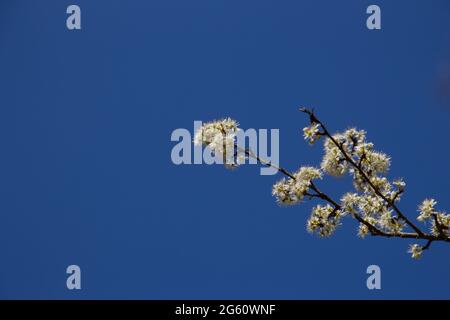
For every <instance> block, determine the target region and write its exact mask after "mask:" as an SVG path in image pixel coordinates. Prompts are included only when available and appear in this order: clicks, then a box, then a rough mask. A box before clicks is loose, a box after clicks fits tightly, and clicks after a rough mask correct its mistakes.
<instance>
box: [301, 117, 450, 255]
mask: <svg viewBox="0 0 450 320" xmlns="http://www.w3.org/2000/svg"><path fill="white" fill-rule="evenodd" d="M300 111H302V112H304V113H306V114H307V115H308V116H309V120H310V125H311V126H314V128H316V130H314V132H315V138H313V139H310V141H311V140H313V141H317V140H318V139H319V138H320V137H322V136H323V137H325V139H326V140H325V143H324V150H325V155H324V157H323V160H322V163H321V168H322V170H323V171H324V172H325V173H327V174H329V175H331V176H342V175H344V174H346V173H349V174H350V175H351V176H352V178H353V184H354V188H355V191H356V192H352V193H347V194H345V195H344V196H343V197H342V199H341V203H340V204H338V205H334V209H335V210H342V211H343V212H344V213H347V214H349V215H351V216H352V217H354V218H355V219H356V220H358V221H359V230H358V235H359V236H360V237H365V236H367V235H369V234H370V235H372V236H382V237H389V238H391V237H397V238H409V239H421V240H426V243H425V245H423V246H420V245H418V244H413V245H411V246H410V248H409V252H410V253H411V256H412V257H413V258H415V259H418V258H420V257H421V255H422V253H423V251H425V250H427V249H428V248H429V247H430V245H431V243H432V242H434V241H444V242H450V233H449V228H450V215H448V214H445V213H442V212H437V211H436V210H435V209H434V207H435V205H436V201H435V200H434V199H426V200H424V201H423V203H422V204H421V205H420V206H419V212H420V215H419V216H418V218H417V219H418V220H419V221H421V222H426V221H429V222H430V224H431V232H430V233H427V232H425V231H423V230H421V229H420V228H419V227H418V226H417V225H416V224H414V223H413V222H412V221H411V220H410V219H409V218H408V217H407V216H406V215H405V214H404V213H403V212H402V211H401V210H400V209H399V208H398V206H397V202H398V201H400V198H401V195H402V194H403V193H404V191H405V186H406V184H405V182H404V181H403V180H402V179H398V180H394V181H392V182H390V181H389V180H388V179H387V177H386V176H385V174H386V172H387V171H388V170H389V166H390V158H389V156H387V155H386V154H384V153H382V152H378V151H375V150H374V145H373V143H371V142H368V141H366V132H365V131H363V130H359V131H358V130H356V129H354V128H352V129H348V130H346V131H345V132H344V133H338V134H334V135H332V134H330V132H329V131H328V129H327V128H326V127H325V125H324V124H323V123H322V122H321V121H320V120H319V119H318V118H317V117H316V115H315V114H314V112H313V111H311V110H309V109H306V108H301V109H300ZM307 128H309V127H307ZM328 202H329V201H328ZM405 229H410V231H409V232H408V231H405Z"/></svg>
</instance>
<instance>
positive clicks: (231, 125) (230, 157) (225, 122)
mask: <svg viewBox="0 0 450 320" xmlns="http://www.w3.org/2000/svg"><path fill="white" fill-rule="evenodd" d="M238 126H239V124H238V123H237V122H236V121H235V120H233V119H230V118H225V119H222V120H217V121H212V122H208V123H204V124H203V125H202V126H201V127H200V128H199V130H198V131H197V132H196V133H195V136H194V144H195V145H205V146H208V147H209V148H210V149H211V150H212V152H213V153H214V154H218V155H219V156H222V159H223V163H224V164H225V166H226V167H227V168H234V167H236V166H237V165H238V164H239V162H240V161H241V160H242V157H243V156H244V155H243V153H242V152H239V150H238V149H237V148H236V133H237V131H238Z"/></svg>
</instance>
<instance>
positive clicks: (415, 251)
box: [408, 244, 423, 259]
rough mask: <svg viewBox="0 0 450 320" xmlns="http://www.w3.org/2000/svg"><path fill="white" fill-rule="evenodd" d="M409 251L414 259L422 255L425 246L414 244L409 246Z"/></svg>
mask: <svg viewBox="0 0 450 320" xmlns="http://www.w3.org/2000/svg"><path fill="white" fill-rule="evenodd" d="M408 252H409V253H411V257H412V258H413V259H420V258H421V257H422V253H423V247H421V246H419V245H418V244H412V245H410V246H409V250H408Z"/></svg>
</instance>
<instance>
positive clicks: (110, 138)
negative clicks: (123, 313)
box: [0, 0, 450, 299]
mask: <svg viewBox="0 0 450 320" xmlns="http://www.w3.org/2000/svg"><path fill="white" fill-rule="evenodd" d="M74 3H75V4H78V5H80V7H81V10H82V30H81V31H69V30H67V29H66V16H67V15H66V13H65V11H66V8H67V6H68V5H69V4H74ZM370 4H377V5H379V6H380V7H381V10H382V30H381V31H369V30H368V29H367V28H366V25H365V23H366V18H367V14H366V13H365V12H366V8H367V6H368V5H370ZM449 83H450V2H449V1H445V0H433V1H410V0H408V1H382V0H377V1H363V0H359V1H357V0H352V1H350V0H345V1H317V0H316V1H312V0H311V1H267V0H245V1H242V0H241V1H237V0H236V1H235V0H231V1H230V0H227V1H225V0H216V1H210V0H189V1H186V0H152V1H143V0H140V1H138V0H132V1H112V0H108V1H106V0H102V1H100V0H96V1H87V0H77V1H61V0H53V1H43V0H42V1H24V0H20V1H16V0H14V1H13V0H3V1H1V2H0V147H1V155H0V193H1V198H0V252H1V253H0V297H1V298H12V299H15V298H37V299H44V298H64V299H72V298H74V299H76V298H89V299H90V298H123V299H170V298H175V299H178V298H182V299H188V298H192V299H195V298H205V299H215V298H235V299H239V298H254V299H259V298H268V299H279V298H280V299H281V298H283V299H309V298H333V299H343V298H368V299H380V298H424V299H428V298H446V299H449V298H450V273H449V270H450V259H449V258H450V247H449V245H448V244H442V243H434V244H433V246H432V249H431V250H430V251H428V252H426V254H425V255H424V257H423V259H422V260H420V261H414V260H412V259H411V258H410V256H409V254H407V253H406V250H407V247H408V245H409V244H410V243H412V241H409V240H396V239H381V238H367V239H365V240H360V239H359V238H357V237H356V228H357V226H356V223H355V222H354V221H353V220H351V219H345V220H344V224H343V226H341V227H340V228H339V230H338V231H337V232H336V234H335V235H334V236H333V237H332V238H329V239H320V238H318V237H317V236H313V235H310V234H308V233H307V231H306V230H305V224H306V219H307V217H308V216H309V214H310V209H311V206H312V204H311V203H305V204H302V205H298V206H295V207H289V208H282V207H279V206H278V205H277V204H276V202H275V199H274V198H273V197H272V196H271V186H272V184H273V183H274V182H275V181H277V180H278V179H279V177H276V176H260V175H259V169H258V168H257V167H256V166H244V167H242V168H239V169H238V170H236V171H234V172H229V171H228V170H226V169H224V168H223V167H222V166H204V165H203V166H202V165H196V166H194V165H191V166H189V165H185V166H175V165H174V164H172V162H171V158H170V152H171V149H172V147H173V146H174V144H175V143H173V142H171V141H170V135H171V133H172V131H173V130H174V129H176V128H188V129H190V130H192V126H193V121H194V120H211V119H214V118H219V117H224V116H231V117H233V118H235V119H237V120H238V121H239V122H240V123H241V126H242V127H243V128H267V129H270V128H279V129H280V148H281V149H280V157H281V163H282V164H283V166H285V167H286V168H288V169H290V170H295V169H297V168H298V167H299V166H301V165H317V164H318V163H319V162H320V158H321V155H322V147H321V146H320V145H317V146H315V147H309V146H308V144H307V143H305V142H304V141H303V138H302V136H301V128H302V127H303V126H304V125H305V124H306V123H307V121H306V120H307V119H306V118H305V117H304V116H303V115H302V114H300V113H299V112H298V111H297V109H298V106H300V105H305V106H311V107H314V108H315V109H316V111H317V113H318V115H319V116H320V117H321V119H322V120H324V121H325V122H326V123H327V124H328V126H329V127H330V128H331V129H332V130H333V131H334V130H342V129H345V128H347V127H348V126H357V127H359V128H364V129H366V130H367V131H368V137H369V139H370V140H371V141H373V142H374V143H375V145H376V146H377V147H378V149H379V150H382V151H384V152H386V153H388V154H389V155H391V156H392V158H393V164H392V168H391V171H390V175H389V176H390V177H404V178H405V180H406V182H407V192H406V194H405V196H404V198H403V200H402V201H401V203H400V207H401V208H402V209H403V210H405V211H406V212H408V214H409V215H410V216H411V217H415V216H416V215H417V211H416V210H417V205H418V204H419V203H420V202H421V201H422V200H423V199H424V198H425V197H435V198H436V199H437V200H438V208H441V209H443V210H445V209H447V210H450V198H449V190H450V170H449V160H448V159H449V156H450V151H449V148H448V146H449V142H448V139H449V137H450V126H449V125H450V92H449V90H450V89H449ZM320 186H321V187H322V189H324V190H327V191H328V192H329V193H330V194H332V195H333V196H335V197H336V198H337V197H339V196H340V195H341V194H343V193H345V192H347V191H349V190H350V189H351V183H350V181H349V180H348V179H341V180H336V179H332V178H327V179H325V180H324V181H322V182H321V183H320ZM70 264H77V265H79V266H80V267H81V269H82V290H81V291H77V292H74V291H69V290H67V289H66V277H67V275H66V273H65V269H66V267H67V266H68V265H70ZM371 264H376V265H379V266H380V267H381V271H382V290H380V291H369V290H368V289H367V288H366V278H367V274H366V268H367V266H369V265H371Z"/></svg>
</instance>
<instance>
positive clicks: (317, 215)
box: [307, 204, 342, 237]
mask: <svg viewBox="0 0 450 320" xmlns="http://www.w3.org/2000/svg"><path fill="white" fill-rule="evenodd" d="M341 216H342V213H341V211H340V210H336V209H335V208H333V207H332V206H330V205H329V204H327V205H326V206H321V205H317V206H315V207H314V208H313V209H312V213H311V217H310V218H309V220H308V223H307V229H308V231H310V232H312V233H314V232H317V233H318V234H319V235H320V236H321V237H328V236H330V235H331V234H332V233H333V232H334V231H335V230H336V228H337V226H338V225H339V222H340V218H341Z"/></svg>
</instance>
